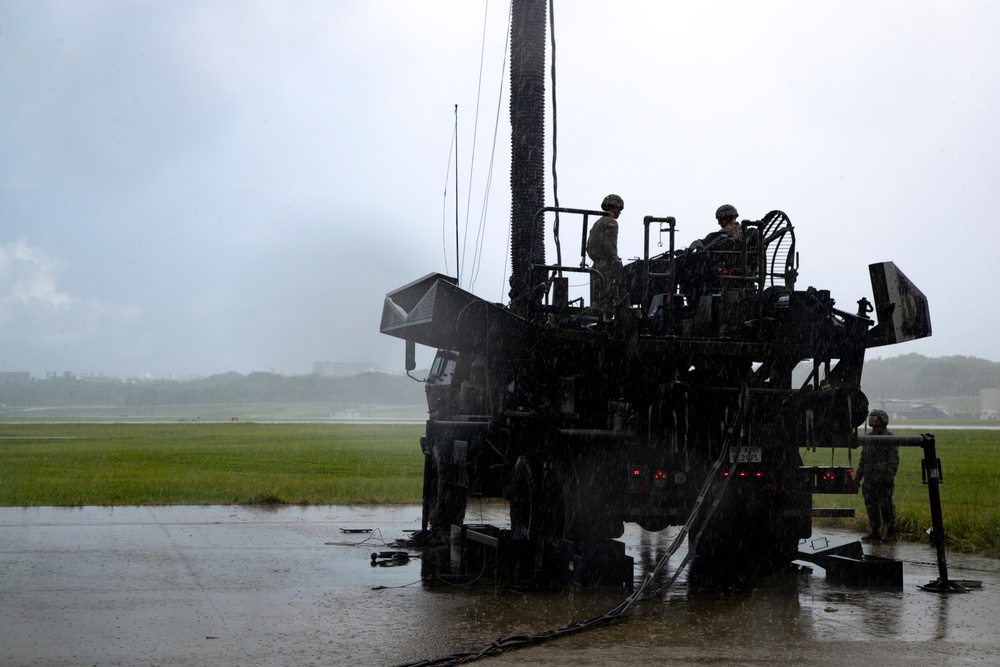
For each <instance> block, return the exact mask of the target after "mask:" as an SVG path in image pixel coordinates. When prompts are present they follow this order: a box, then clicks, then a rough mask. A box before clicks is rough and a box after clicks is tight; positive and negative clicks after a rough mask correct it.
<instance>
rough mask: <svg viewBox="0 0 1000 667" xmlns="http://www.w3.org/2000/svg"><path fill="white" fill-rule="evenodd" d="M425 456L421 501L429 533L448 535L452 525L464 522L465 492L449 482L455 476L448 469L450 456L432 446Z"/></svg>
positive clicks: (450, 466) (438, 446) (466, 498)
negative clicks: (425, 477) (429, 528)
mask: <svg viewBox="0 0 1000 667" xmlns="http://www.w3.org/2000/svg"><path fill="white" fill-rule="evenodd" d="M428 456H429V457H430V460H429V461H428V462H427V463H428V466H427V468H426V472H427V477H428V479H427V480H426V481H427V493H426V496H425V498H426V502H427V503H428V518H429V522H430V525H431V530H432V531H434V532H435V533H437V534H439V535H448V534H449V533H450V532H451V527H452V526H453V525H454V526H461V525H462V523H463V522H464V521H465V505H466V501H467V500H468V493H467V492H466V490H465V489H464V488H463V487H461V486H457V485H455V484H450V483H449V480H450V479H453V478H454V477H456V476H457V475H456V474H455V473H456V472H457V471H454V470H452V469H451V468H452V463H451V457H449V456H447V455H445V453H444V452H443V451H442V447H441V446H440V445H434V447H433V448H432V449H431V453H430V454H429V455H428Z"/></svg>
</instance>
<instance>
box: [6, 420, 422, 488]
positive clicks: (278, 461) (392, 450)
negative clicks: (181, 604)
mask: <svg viewBox="0 0 1000 667" xmlns="http://www.w3.org/2000/svg"><path fill="white" fill-rule="evenodd" d="M422 432H423V427H422V426H421V425H405V426H404V425H391V426H380V425H353V424H352V425H346V424H253V423H221V424H220V423H215V424H207V423H202V424H197V423H194V424H192V423H188V424H3V425H0V506H37V505H49V506H78V505H215V504H234V503H236V504H240V503H287V504H352V503H400V502H418V501H419V500H420V493H421V488H422V480H423V456H422V455H421V454H420V448H419V445H418V442H419V438H420V435H421V434H422Z"/></svg>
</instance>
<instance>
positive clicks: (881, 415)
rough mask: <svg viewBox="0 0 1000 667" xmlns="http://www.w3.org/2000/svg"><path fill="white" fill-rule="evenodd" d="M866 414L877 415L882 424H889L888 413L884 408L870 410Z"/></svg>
mask: <svg viewBox="0 0 1000 667" xmlns="http://www.w3.org/2000/svg"><path fill="white" fill-rule="evenodd" d="M868 416H869V417H878V418H879V419H881V420H882V423H883V424H885V425H886V426H888V425H889V415H888V414H887V413H886V411H885V410H872V411H871V412H869V413H868Z"/></svg>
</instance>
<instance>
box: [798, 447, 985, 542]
mask: <svg viewBox="0 0 1000 667" xmlns="http://www.w3.org/2000/svg"><path fill="white" fill-rule="evenodd" d="M893 432H894V433H895V434H896V435H919V432H917V431H907V430H905V429H901V428H894V429H893ZM935 446H936V449H937V456H938V458H939V459H941V469H942V471H943V483H942V484H941V485H940V491H941V506H942V515H943V517H944V530H945V534H946V535H947V536H948V541H949V548H952V549H957V550H960V551H965V552H972V553H981V554H984V555H989V556H1000V431H974V430H968V431H957V430H956V431H940V432H939V433H936V434H935ZM860 453H861V452H860V450H854V451H853V452H851V458H850V460H849V459H848V453H847V450H845V449H838V450H835V451H834V452H833V457H831V452H830V450H829V449H827V450H822V449H820V450H817V451H816V452H815V453H813V452H804V453H803V459H804V461H805V463H806V464H807V465H830V464H831V463H832V464H833V465H848V463H849V462H850V463H852V464H853V465H854V467H855V468H857V465H858V457H859V456H860ZM923 456H924V452H923V449H922V448H921V447H904V448H900V452H899V472H897V473H896V493H895V500H896V510H897V513H898V515H899V530H900V532H901V533H902V534H903V536H904V538H905V539H909V540H919V541H922V542H926V541H928V538H927V535H926V530H927V528H929V527H930V525H931V514H930V500H929V496H928V492H927V486H926V485H925V484H923V482H922V480H921V472H920V462H921V459H922V458H923ZM814 504H815V505H816V506H817V507H853V508H854V509H855V510H856V514H855V517H854V518H853V519H816V520H815V524H816V525H818V526H819V525H836V526H841V527H846V528H850V529H852V530H857V531H859V532H868V530H869V526H868V517H867V514H866V513H865V504H864V500H863V499H862V497H861V494H860V493H858V494H857V495H817V496H814Z"/></svg>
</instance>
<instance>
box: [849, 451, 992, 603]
mask: <svg viewBox="0 0 1000 667" xmlns="http://www.w3.org/2000/svg"><path fill="white" fill-rule="evenodd" d="M890 441H891V442H892V444H896V445H899V446H900V447H922V448H923V450H924V459H923V461H922V462H921V472H922V476H923V482H924V484H926V485H927V493H928V495H929V496H930V503H931V528H930V530H929V531H927V532H928V534H929V535H930V538H931V542H932V543H933V544H934V548H935V551H936V552H937V564H938V575H939V576H938V578H937V579H936V580H935V581H931V582H929V583H927V584H925V585H923V586H918V587H917V588H919V589H920V590H922V591H929V592H931V593H967V592H968V591H969V590H970V589H972V588H981V587H982V585H983V582H981V581H969V580H951V579H949V578H948V558H947V556H946V555H945V551H944V542H945V535H944V520H943V519H942V516H941V489H940V484H941V482H943V481H944V475H943V474H942V472H941V459H939V458H938V457H937V448H936V447H935V443H934V436H933V435H932V434H930V433H925V434H923V435H919V436H884V435H876V436H861V437H859V438H858V442H859V444H861V445H865V444H870V443H880V442H881V443H886V444H888V443H889V442H890Z"/></svg>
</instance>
